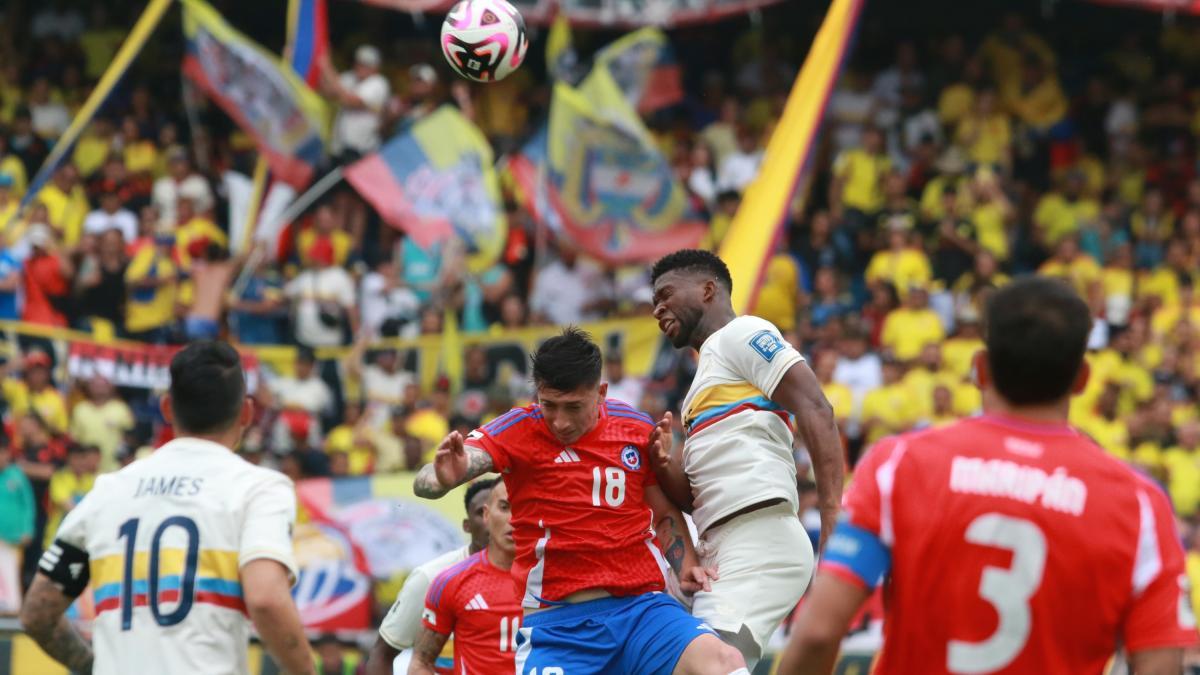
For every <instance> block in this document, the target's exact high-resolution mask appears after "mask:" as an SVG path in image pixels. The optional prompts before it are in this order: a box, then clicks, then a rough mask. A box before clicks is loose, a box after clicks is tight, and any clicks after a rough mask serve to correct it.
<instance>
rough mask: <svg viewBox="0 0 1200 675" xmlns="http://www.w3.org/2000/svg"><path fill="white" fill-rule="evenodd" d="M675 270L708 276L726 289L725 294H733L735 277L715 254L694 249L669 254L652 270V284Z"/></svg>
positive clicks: (659, 260) (660, 259)
mask: <svg viewBox="0 0 1200 675" xmlns="http://www.w3.org/2000/svg"><path fill="white" fill-rule="evenodd" d="M673 270H684V271H688V272H700V273H703V274H708V275H710V276H712V278H713V279H715V280H716V281H718V282H720V284H721V285H722V286H724V287H725V292H727V293H732V292H733V277H732V276H730V274H729V268H728V267H727V266H726V265H725V261H724V260H721V259H720V258H718V257H717V256H716V254H715V253H710V252H709V251H701V250H699V249H693V248H686V249H683V250H682V251H676V252H674V253H668V254H667V255H665V256H663V257H661V258H659V259H658V262H656V263H654V268H653V269H651V270H650V283H651V284H653V283H654V282H656V281H658V278H659V277H661V276H662V275H664V274H666V273H667V272H670V271H673Z"/></svg>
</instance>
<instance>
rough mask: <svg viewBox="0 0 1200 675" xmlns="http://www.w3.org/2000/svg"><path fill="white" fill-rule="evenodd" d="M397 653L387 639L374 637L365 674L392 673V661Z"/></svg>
mask: <svg viewBox="0 0 1200 675" xmlns="http://www.w3.org/2000/svg"><path fill="white" fill-rule="evenodd" d="M399 653H400V652H399V651H397V650H396V648H395V647H393V646H391V645H390V644H388V643H387V640H384V639H383V638H382V637H380V638H376V639H375V644H374V645H372V647H371V656H370V658H368V659H367V673H366V675H392V662H394V661H395V660H396V655H397V654H399Z"/></svg>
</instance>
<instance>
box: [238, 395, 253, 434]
mask: <svg viewBox="0 0 1200 675" xmlns="http://www.w3.org/2000/svg"><path fill="white" fill-rule="evenodd" d="M253 422H254V401H253V400H251V398H250V397H249V396H247V397H246V398H244V399H242V412H240V413H238V426H240V427H243V428H244V427H248V426H250V425H251V424H252V423H253Z"/></svg>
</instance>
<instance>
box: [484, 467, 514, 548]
mask: <svg viewBox="0 0 1200 675" xmlns="http://www.w3.org/2000/svg"><path fill="white" fill-rule="evenodd" d="M483 513H484V520H485V521H486V523H487V529H488V536H489V537H490V538H491V542H492V543H493V544H495V545H496V546H498V547H499V548H500V549H501V550H503V551H504V552H505V553H508V554H509V555H512V553H513V551H514V550H515V549H516V546H517V545H516V544H515V543H514V542H513V528H512V509H511V507H510V506H509V503H508V488H507V487H505V485H504V483H503V482H500V483H496V487H494V488H492V492H491V494H490V495H489V496H488V501H487V507H486V508H485V509H484V512H483Z"/></svg>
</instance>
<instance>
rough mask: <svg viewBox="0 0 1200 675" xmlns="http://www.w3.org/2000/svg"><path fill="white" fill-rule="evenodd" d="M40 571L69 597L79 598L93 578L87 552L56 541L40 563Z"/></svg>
mask: <svg viewBox="0 0 1200 675" xmlns="http://www.w3.org/2000/svg"><path fill="white" fill-rule="evenodd" d="M38 569H39V570H41V572H42V574H45V575H46V576H47V577H49V578H50V580H51V581H53V582H54V583H56V584H58V585H59V586H60V587H61V588H62V591H63V594H64V595H66V596H67V597H71V598H77V597H79V594H80V593H83V589H85V588H87V585H88V580H89V579H90V578H91V569H90V566H89V565H88V554H87V551H84V550H82V549H79V548H76V547H74V546H72V545H71V544H68V543H66V542H65V541H63V540H62V539H55V540H54V543H53V544H51V545H50V548H48V549H46V552H45V553H43V554H42V559H41V560H39V561H38Z"/></svg>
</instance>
